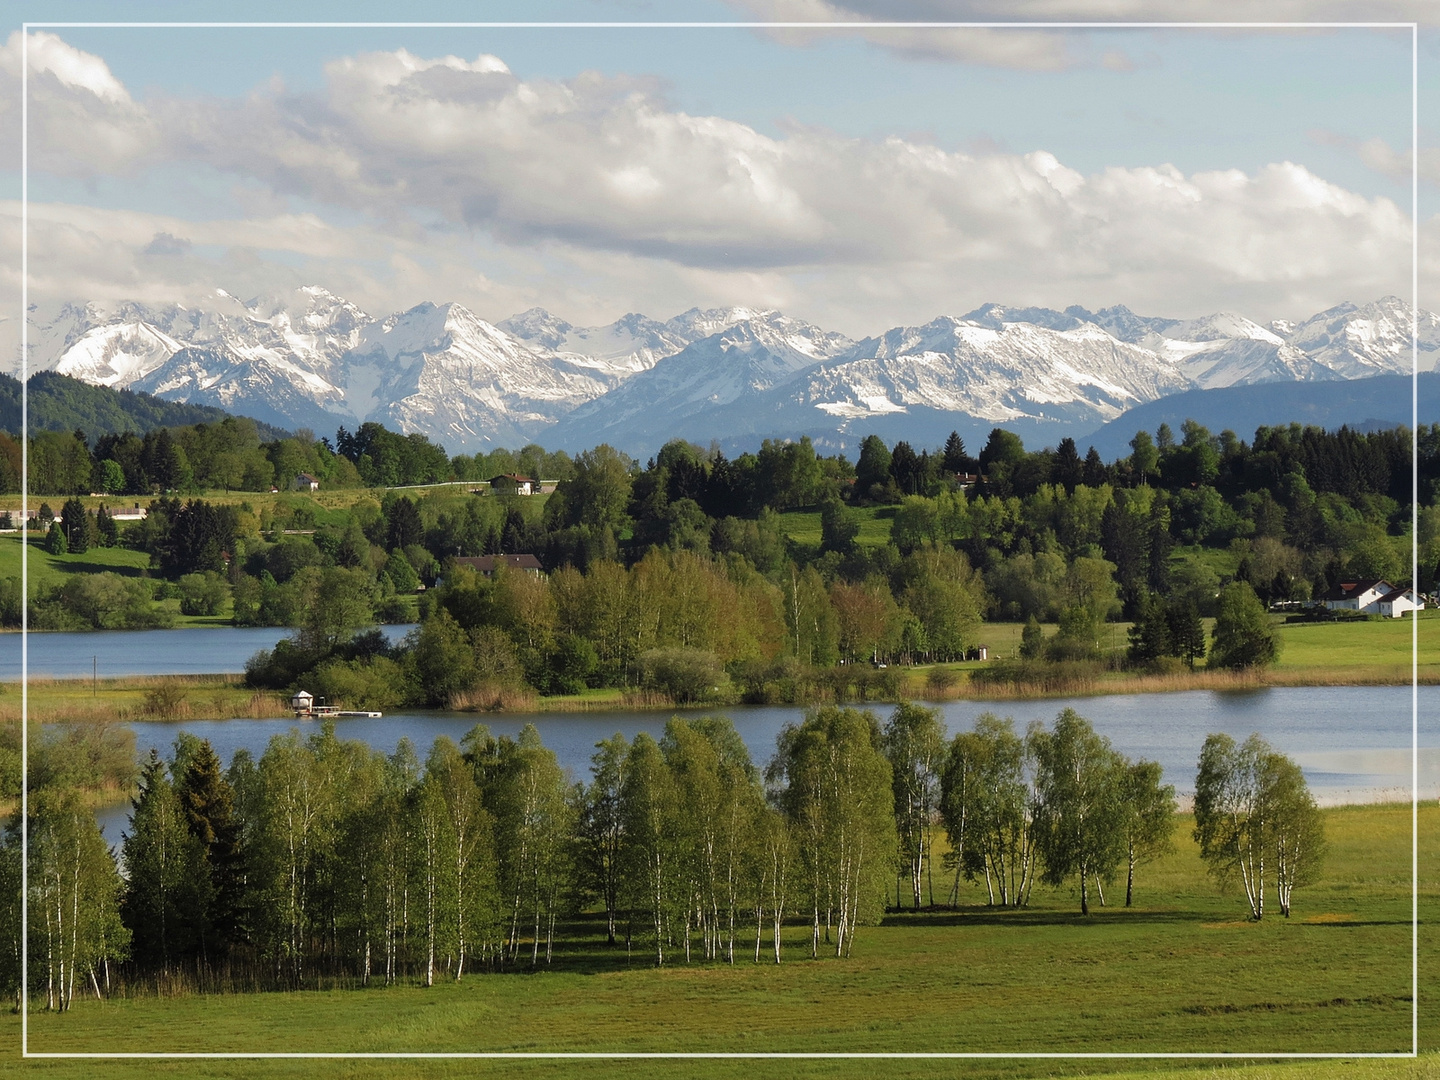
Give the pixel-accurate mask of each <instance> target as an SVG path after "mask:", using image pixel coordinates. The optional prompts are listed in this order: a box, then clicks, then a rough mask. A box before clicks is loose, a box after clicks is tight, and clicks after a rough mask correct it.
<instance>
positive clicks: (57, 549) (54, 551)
mask: <svg viewBox="0 0 1440 1080" xmlns="http://www.w3.org/2000/svg"><path fill="white" fill-rule="evenodd" d="M45 550H46V552H47V553H49V554H51V555H64V554H65V553H66V552H67V551H69V550H70V546H69V545H68V544H67V543H66V542H65V530H64V529H62V528H61V527H60V522H58V521H52V522H50V530H49V531H48V532H47V533H46V534H45Z"/></svg>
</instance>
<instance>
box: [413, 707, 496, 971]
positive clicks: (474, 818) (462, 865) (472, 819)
mask: <svg viewBox="0 0 1440 1080" xmlns="http://www.w3.org/2000/svg"><path fill="white" fill-rule="evenodd" d="M426 779H427V781H433V782H434V784H435V785H436V787H437V788H438V790H439V792H440V796H441V799H442V801H443V803H444V807H445V814H446V817H447V819H448V825H449V827H448V830H447V832H446V833H445V837H444V839H445V844H446V848H445V858H446V860H447V862H448V863H449V866H448V871H447V873H448V876H449V878H450V880H451V881H452V882H453V885H452V888H453V890H454V892H453V903H454V926H455V950H456V954H455V979H456V981H457V982H458V981H459V980H460V978H461V977H462V976H463V975H464V974H465V960H466V957H467V956H468V955H471V954H472V953H473V952H474V949H475V945H476V942H477V941H479V940H482V939H483V935H484V933H485V930H486V922H487V915H488V913H489V910H490V908H491V904H490V898H491V893H492V891H493V888H494V884H495V847H494V835H493V826H492V822H491V818H490V814H489V812H488V811H487V810H486V809H485V806H484V803H483V801H482V798H481V793H480V789H479V787H478V786H477V785H476V783H475V771H474V769H473V768H472V767H471V765H470V763H469V762H467V761H466V760H465V759H464V758H463V757H462V756H461V754H460V751H459V749H458V748H457V747H456V746H455V744H454V743H452V742H451V741H450V740H449V739H447V738H445V737H443V736H442V737H440V738H438V739H436V740H435V743H434V746H433V748H432V749H431V751H430V757H429V760H428V761H427V762H426Z"/></svg>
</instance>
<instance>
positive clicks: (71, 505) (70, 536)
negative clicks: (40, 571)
mask: <svg viewBox="0 0 1440 1080" xmlns="http://www.w3.org/2000/svg"><path fill="white" fill-rule="evenodd" d="M60 527H61V528H62V529H63V530H64V531H65V547H66V550H67V551H69V552H71V553H72V554H75V555H80V554H82V553H83V552H85V551H87V550H88V549H89V547H90V529H91V528H92V526H91V524H90V515H89V514H87V513H86V512H85V504H84V503H82V502H81V501H80V500H79V499H77V498H74V497H71V498H69V499H66V500H65V505H64V506H62V507H61V508H60Z"/></svg>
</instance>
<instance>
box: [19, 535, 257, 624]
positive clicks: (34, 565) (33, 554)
mask: <svg viewBox="0 0 1440 1080" xmlns="http://www.w3.org/2000/svg"><path fill="white" fill-rule="evenodd" d="M29 562H30V566H29V572H30V594H31V595H32V596H35V595H39V594H43V593H46V592H48V591H49V590H51V589H53V588H55V587H57V586H60V585H63V584H64V583H65V579H66V578H67V577H69V576H70V575H71V574H99V573H104V572H107V571H108V572H110V573H112V574H120V575H122V576H124V577H137V578H138V577H141V576H143V575H144V573H145V571H147V570H148V568H149V566H150V556H149V555H148V554H146V553H145V552H143V551H133V550H131V549H130V548H120V547H113V548H102V547H92V548H90V549H89V550H87V551H84V552H82V553H81V554H79V555H69V554H66V555H51V554H50V553H49V552H47V551H46V550H45V548H44V547H43V546H41V541H40V538H39V537H33V538H32V539H31V540H30V559H29ZM19 576H20V537H19V535H17V534H10V535H6V536H0V578H7V577H13V578H18V577H19ZM155 604H156V606H157V607H162V608H165V609H166V610H168V611H169V612H170V614H171V616H172V617H173V619H174V625H175V626H177V627H179V626H229V625H230V601H229V600H226V601H225V604H224V606H223V607H222V608H221V611H220V614H218V615H182V614H181V613H180V601H179V599H177V598H175V597H172V598H170V599H168V600H157V601H155Z"/></svg>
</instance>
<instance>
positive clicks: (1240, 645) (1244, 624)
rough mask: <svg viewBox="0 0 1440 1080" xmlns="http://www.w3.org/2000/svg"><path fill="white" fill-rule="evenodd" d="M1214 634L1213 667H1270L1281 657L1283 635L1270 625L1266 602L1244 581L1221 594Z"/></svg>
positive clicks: (1232, 584) (1227, 587)
mask: <svg viewBox="0 0 1440 1080" xmlns="http://www.w3.org/2000/svg"><path fill="white" fill-rule="evenodd" d="M1211 636H1212V637H1213V639H1214V642H1215V644H1214V647H1213V648H1212V649H1211V650H1210V665H1211V666H1212V667H1223V668H1248V667H1266V666H1268V665H1270V664H1273V663H1275V661H1276V660H1278V659H1279V658H1280V646H1281V641H1280V635H1279V634H1277V633H1276V632H1275V630H1274V628H1273V627H1272V626H1271V625H1270V617H1269V615H1267V614H1266V612H1265V605H1264V604H1262V603H1261V602H1260V598H1259V597H1258V596H1256V595H1255V590H1254V589H1252V588H1251V587H1250V585H1249V584H1248V583H1247V582H1244V581H1236V582H1232V583H1231V584H1230V585H1228V586H1226V587H1225V589H1224V590H1223V591H1222V592H1221V593H1220V599H1219V603H1218V611H1217V614H1216V617H1215V629H1214V630H1213V631H1212V632H1211Z"/></svg>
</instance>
